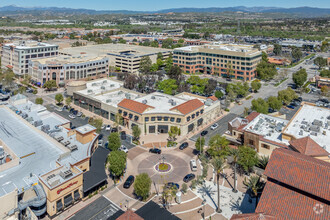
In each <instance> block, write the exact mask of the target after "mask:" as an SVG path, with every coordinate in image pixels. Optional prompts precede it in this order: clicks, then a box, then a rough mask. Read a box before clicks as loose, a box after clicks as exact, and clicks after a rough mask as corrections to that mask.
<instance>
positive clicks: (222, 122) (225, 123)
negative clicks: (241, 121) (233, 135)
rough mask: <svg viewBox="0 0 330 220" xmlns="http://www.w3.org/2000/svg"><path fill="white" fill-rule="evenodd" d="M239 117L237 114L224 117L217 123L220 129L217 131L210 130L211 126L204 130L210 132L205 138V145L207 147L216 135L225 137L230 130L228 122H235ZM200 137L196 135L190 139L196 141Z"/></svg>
mask: <svg viewBox="0 0 330 220" xmlns="http://www.w3.org/2000/svg"><path fill="white" fill-rule="evenodd" d="M237 116H238V115H237V114H233V113H229V114H228V115H226V116H224V117H223V118H221V119H220V120H219V121H217V122H216V123H218V125H219V127H218V128H216V129H215V130H211V128H210V127H211V125H210V126H209V127H207V128H206V129H204V130H206V131H208V133H207V135H205V136H204V138H205V144H206V145H207V144H208V143H209V140H210V137H212V136H214V135H216V134H220V135H223V134H224V133H225V132H226V131H227V130H228V122H229V121H231V120H233V119H234V118H236V117H237ZM199 136H200V134H196V135H194V136H192V137H191V138H190V140H192V141H196V140H197V138H198V137H199Z"/></svg>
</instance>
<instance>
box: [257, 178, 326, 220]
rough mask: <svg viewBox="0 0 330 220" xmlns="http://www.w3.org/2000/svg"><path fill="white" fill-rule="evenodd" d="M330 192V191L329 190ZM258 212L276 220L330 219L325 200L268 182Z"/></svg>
mask: <svg viewBox="0 0 330 220" xmlns="http://www.w3.org/2000/svg"><path fill="white" fill-rule="evenodd" d="M328 191H329V190H328ZM256 212H264V213H269V214H270V215H274V216H275V217H276V219H281V220H282V219H288V220H291V219H320V220H321V219H330V208H329V205H328V204H326V203H325V202H324V201H323V200H321V201H320V200H316V199H314V198H312V197H309V196H306V195H304V194H301V193H299V192H297V191H294V190H291V189H289V188H286V187H284V186H281V185H280V184H276V183H274V182H272V181H268V182H267V183H266V186H265V188H264V190H263V192H262V194H261V198H260V200H259V203H258V206H257V209H256Z"/></svg>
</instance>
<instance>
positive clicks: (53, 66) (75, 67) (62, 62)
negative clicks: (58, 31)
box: [29, 55, 109, 84]
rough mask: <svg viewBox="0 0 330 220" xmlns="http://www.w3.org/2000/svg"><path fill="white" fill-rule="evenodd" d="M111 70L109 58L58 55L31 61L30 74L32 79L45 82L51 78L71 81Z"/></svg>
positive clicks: (57, 80)
mask: <svg viewBox="0 0 330 220" xmlns="http://www.w3.org/2000/svg"><path fill="white" fill-rule="evenodd" d="M108 71H109V58H107V57H91V56H87V55H81V56H74V57H71V56H57V57H53V58H41V59H33V60H30V61H29V74H30V75H31V77H32V79H34V80H36V81H37V82H40V83H41V84H44V83H45V82H47V81H49V80H55V81H56V83H57V84H59V83H60V82H64V83H67V82H70V81H74V80H79V79H86V78H92V77H96V76H106V75H107V73H108Z"/></svg>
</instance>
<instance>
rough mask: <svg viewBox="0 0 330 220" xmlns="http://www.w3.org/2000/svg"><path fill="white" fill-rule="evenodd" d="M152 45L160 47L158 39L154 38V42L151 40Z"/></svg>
mask: <svg viewBox="0 0 330 220" xmlns="http://www.w3.org/2000/svg"><path fill="white" fill-rule="evenodd" d="M150 46H151V47H159V44H158V41H156V40H154V41H153V42H151V44H150Z"/></svg>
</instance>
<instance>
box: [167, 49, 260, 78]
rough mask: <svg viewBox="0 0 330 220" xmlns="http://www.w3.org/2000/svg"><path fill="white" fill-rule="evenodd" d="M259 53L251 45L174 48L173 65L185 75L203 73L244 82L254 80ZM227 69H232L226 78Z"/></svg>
mask: <svg viewBox="0 0 330 220" xmlns="http://www.w3.org/2000/svg"><path fill="white" fill-rule="evenodd" d="M260 61H261V51H259V50H258V49H256V48H253V46H251V45H237V44H208V45H203V46H188V47H181V48H176V49H174V51H173V64H174V65H177V66H179V67H181V68H182V69H183V71H184V72H187V73H198V72H201V73H204V74H212V75H218V76H222V77H226V78H229V77H230V78H235V79H240V80H244V81H249V80H253V79H254V78H256V75H257V72H256V68H257V65H258V63H259V62H260ZM228 68H230V69H232V71H231V73H230V76H228V72H227V70H228Z"/></svg>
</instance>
